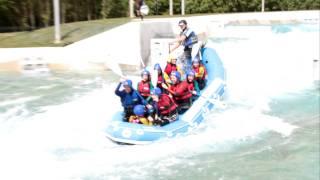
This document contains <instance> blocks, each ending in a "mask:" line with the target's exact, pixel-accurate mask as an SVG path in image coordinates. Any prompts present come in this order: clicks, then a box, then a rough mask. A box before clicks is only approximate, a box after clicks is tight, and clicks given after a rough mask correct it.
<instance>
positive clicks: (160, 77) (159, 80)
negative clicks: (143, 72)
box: [157, 73, 164, 88]
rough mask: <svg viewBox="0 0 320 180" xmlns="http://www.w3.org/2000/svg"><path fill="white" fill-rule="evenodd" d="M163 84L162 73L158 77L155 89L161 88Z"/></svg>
mask: <svg viewBox="0 0 320 180" xmlns="http://www.w3.org/2000/svg"><path fill="white" fill-rule="evenodd" d="M163 82H164V79H163V77H162V73H161V74H159V75H158V81H157V87H159V88H162V83H163Z"/></svg>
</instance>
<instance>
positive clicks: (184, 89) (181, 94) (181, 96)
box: [169, 81, 192, 100]
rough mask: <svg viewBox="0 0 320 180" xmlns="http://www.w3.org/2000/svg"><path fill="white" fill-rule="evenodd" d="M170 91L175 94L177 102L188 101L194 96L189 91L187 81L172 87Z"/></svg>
mask: <svg viewBox="0 0 320 180" xmlns="http://www.w3.org/2000/svg"><path fill="white" fill-rule="evenodd" d="M169 89H170V90H172V91H174V92H175V94H174V96H173V97H174V99H175V100H187V99H189V98H190V97H192V94H191V92H190V91H189V89H188V83H187V82H186V81H182V82H180V83H177V84H174V85H171V86H170V87H169Z"/></svg>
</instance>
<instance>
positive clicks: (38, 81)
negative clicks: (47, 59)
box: [0, 25, 320, 180]
mask: <svg viewBox="0 0 320 180" xmlns="http://www.w3.org/2000/svg"><path fill="white" fill-rule="evenodd" d="M226 28H227V29H226V32H228V31H232V30H233V31H236V30H237V29H238V27H226ZM241 28H242V29H245V31H243V32H244V33H240V32H238V34H236V35H237V36H238V37H237V39H235V38H233V37H231V38H230V37H228V36H229V35H228V36H227V37H228V38H225V39H223V40H222V41H220V40H219V41H217V39H218V37H215V38H213V39H212V42H211V43H210V44H209V46H211V47H214V48H215V49H216V50H217V52H218V54H219V56H220V58H221V59H222V60H223V62H224V65H225V67H226V69H227V78H228V79H227V86H228V93H227V96H226V99H225V102H224V103H225V104H227V107H226V108H224V109H215V110H214V111H212V112H210V113H209V114H208V115H207V116H206V117H205V122H204V123H203V124H201V125H200V127H199V128H198V129H196V130H195V131H193V132H191V133H190V134H188V135H186V136H181V137H177V138H174V139H165V140H163V141H160V142H157V143H154V144H150V145H144V146H124V145H122V146H120V145H117V144H114V143H112V142H111V141H109V140H108V139H107V138H106V137H105V134H104V127H105V126H106V124H107V123H108V119H109V118H110V115H111V114H112V113H113V112H114V111H116V110H119V109H121V105H120V101H119V98H118V97H116V96H114V88H115V87H116V85H117V81H118V78H119V77H117V76H116V75H113V74H111V73H109V74H104V73H103V74H98V73H84V74H80V75H79V74H75V73H63V74H59V73H57V74H55V73H52V75H49V76H45V77H39V78H38V77H25V76H17V75H12V74H2V75H1V76H0V77H1V78H0V82H1V83H2V82H3V83H6V84H8V86H6V87H0V88H1V89H0V90H1V91H0V94H1V97H0V99H1V102H0V142H1V143H2V144H1V148H0V160H1V161H0V168H1V169H2V171H1V173H0V179H68V180H69V179H90V180H91V179H175V180H177V179H269V178H270V179H277V178H278V179H279V178H281V179H283V178H284V177H285V178H288V179H315V178H316V177H318V176H319V170H317V169H319V160H318V159H319V154H318V153H317V152H318V150H319V145H318V144H319V138H318V137H319V129H318V128H317V126H319V121H318V119H319V117H320V113H319V111H318V108H319V106H320V105H319V97H320V95H319V93H318V92H319V91H318V90H319V87H314V86H313V85H312V60H313V59H315V58H318V59H319V42H318V41H317V39H319V30H318V31H316V32H314V31H311V32H309V31H308V32H304V31H300V30H297V29H295V26H294V25H293V26H289V28H292V30H291V31H288V30H286V31H285V32H282V31H279V30H278V29H275V28H274V27H271V26H270V27H263V28H262V29H260V30H259V31H257V30H256V28H257V27H255V26H252V27H250V26H248V27H241ZM258 28H260V27H258ZM250 32H254V33H250ZM275 32H276V33H275ZM76 77H77V78H76ZM133 78H135V79H138V78H139V77H133ZM283 169H285V170H283ZM266 177H268V178H266Z"/></svg>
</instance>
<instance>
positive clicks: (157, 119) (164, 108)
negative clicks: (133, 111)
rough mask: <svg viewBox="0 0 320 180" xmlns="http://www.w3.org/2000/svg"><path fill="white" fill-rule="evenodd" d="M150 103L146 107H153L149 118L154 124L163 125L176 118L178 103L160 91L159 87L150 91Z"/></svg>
mask: <svg viewBox="0 0 320 180" xmlns="http://www.w3.org/2000/svg"><path fill="white" fill-rule="evenodd" d="M151 97H152V103H151V104H149V105H147V107H148V109H154V111H153V114H150V115H151V116H150V117H149V119H150V120H151V121H153V124H154V125H160V126H164V125H166V124H168V123H170V122H173V121H175V120H177V119H178V111H177V108H178V105H177V104H176V103H175V102H174V100H173V99H172V98H171V97H170V96H169V95H167V94H165V93H162V91H161V89H160V88H158V87H157V88H155V89H153V90H152V91H151Z"/></svg>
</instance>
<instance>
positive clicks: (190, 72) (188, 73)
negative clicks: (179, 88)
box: [187, 70, 195, 77]
mask: <svg viewBox="0 0 320 180" xmlns="http://www.w3.org/2000/svg"><path fill="white" fill-rule="evenodd" d="M188 76H193V77H194V76H195V73H194V71H192V70H190V71H188V72H187V77H188Z"/></svg>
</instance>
